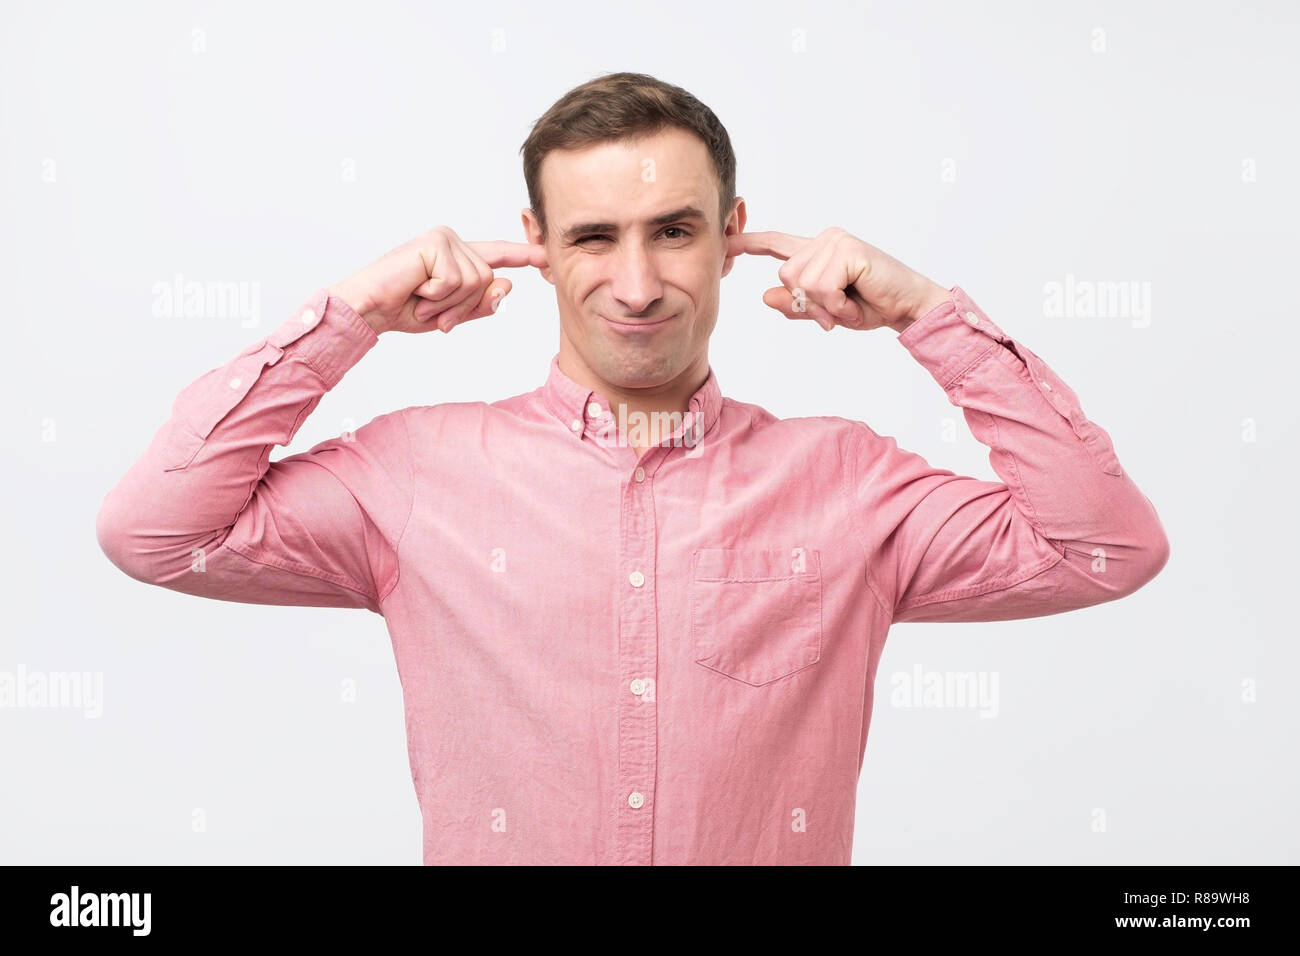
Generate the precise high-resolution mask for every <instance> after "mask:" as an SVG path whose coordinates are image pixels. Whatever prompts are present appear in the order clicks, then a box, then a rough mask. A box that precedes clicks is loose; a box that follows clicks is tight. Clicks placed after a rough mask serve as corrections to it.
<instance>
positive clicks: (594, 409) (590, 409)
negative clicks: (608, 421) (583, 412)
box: [587, 402, 600, 418]
mask: <svg viewBox="0 0 1300 956" xmlns="http://www.w3.org/2000/svg"><path fill="white" fill-rule="evenodd" d="M587 414H588V415H590V416H591V417H592V418H595V417H596V416H597V415H599V414H600V405H598V404H597V403H596V402H592V403H591V404H590V405H588V406H587Z"/></svg>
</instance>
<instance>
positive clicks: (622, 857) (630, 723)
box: [615, 446, 665, 866]
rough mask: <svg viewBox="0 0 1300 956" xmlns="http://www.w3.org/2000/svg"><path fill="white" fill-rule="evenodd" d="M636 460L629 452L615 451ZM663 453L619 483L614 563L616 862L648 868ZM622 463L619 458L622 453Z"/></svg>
mask: <svg viewBox="0 0 1300 956" xmlns="http://www.w3.org/2000/svg"><path fill="white" fill-rule="evenodd" d="M617 450H619V451H624V452H627V453H628V454H629V455H630V456H631V457H633V458H635V456H636V452H635V450H634V449H632V448H630V447H626V446H625V447H623V448H621V449H617ZM664 453H665V449H663V448H651V449H650V450H649V451H647V452H646V453H645V455H643V456H642V457H641V459H640V461H638V462H637V463H636V465H635V467H634V468H633V469H631V470H630V473H628V474H627V477H626V478H625V479H624V481H623V485H622V494H623V501H622V503H621V506H620V508H619V518H620V521H619V523H620V526H621V527H620V533H619V542H620V545H619V561H620V565H621V567H622V568H623V571H624V575H625V577H624V578H623V580H622V582H621V585H620V590H621V592H622V597H621V599H620V600H619V613H618V622H619V625H618V630H619V635H618V683H619V693H618V723H619V726H618V787H619V792H620V793H621V794H622V795H623V797H624V800H623V802H622V803H621V805H620V806H619V808H618V811H617V814H618V815H617V824H616V831H617V839H616V843H615V847H616V859H617V861H618V862H619V863H620V864H623V865H643V866H648V865H650V864H651V862H652V859H653V844H654V839H653V838H654V797H655V793H654V788H655V770H656V763H657V743H658V720H657V717H658V714H657V707H656V699H655V695H654V694H651V693H648V689H649V688H650V687H653V686H654V685H653V681H654V675H655V673H656V672H657V668H658V660H659V621H658V610H657V607H656V602H655V594H656V586H655V585H656V580H655V568H656V567H657V557H658V552H657V548H658V534H657V533H656V528H657V522H656V520H655V506H654V495H653V494H652V492H651V489H652V485H653V470H654V468H655V467H656V466H657V463H658V462H659V461H660V460H662V456H663V455H664ZM619 457H620V459H621V458H622V456H619Z"/></svg>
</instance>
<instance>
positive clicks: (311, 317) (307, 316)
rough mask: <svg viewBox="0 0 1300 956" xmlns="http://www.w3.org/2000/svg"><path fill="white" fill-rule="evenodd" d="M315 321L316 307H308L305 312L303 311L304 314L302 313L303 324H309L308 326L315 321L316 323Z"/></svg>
mask: <svg viewBox="0 0 1300 956" xmlns="http://www.w3.org/2000/svg"><path fill="white" fill-rule="evenodd" d="M315 321H316V310H315V309H307V310H306V311H305V312H303V314H302V324H303V325H308V326H310V325H312V324H313V323H315Z"/></svg>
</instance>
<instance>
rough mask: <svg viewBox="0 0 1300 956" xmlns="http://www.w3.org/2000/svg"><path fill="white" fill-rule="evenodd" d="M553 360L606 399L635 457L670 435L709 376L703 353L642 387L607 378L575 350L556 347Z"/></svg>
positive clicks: (570, 376) (620, 432)
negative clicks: (678, 370) (664, 378)
mask: <svg viewBox="0 0 1300 956" xmlns="http://www.w3.org/2000/svg"><path fill="white" fill-rule="evenodd" d="M556 361H557V364H558V365H559V367H560V371H561V372H563V373H564V374H565V375H567V376H568V377H569V378H571V379H573V380H574V381H575V382H577V383H578V384H579V385H583V386H585V387H587V388H590V389H591V390H592V391H594V392H596V393H597V394H598V395H600V396H601V397H602V398H604V399H605V401H607V402H608V403H609V408H610V411H612V412H613V413H614V420H615V422H616V423H617V424H618V429H619V437H620V440H621V441H622V442H624V443H626V444H628V445H630V446H631V447H632V448H633V449H634V450H635V451H636V454H637V457H638V458H640V457H641V456H642V455H644V454H645V453H646V452H647V451H649V450H650V449H651V448H653V447H655V446H656V445H658V444H659V443H660V442H662V441H663V440H664V439H666V438H669V437H671V436H672V434H673V432H674V431H675V430H676V429H677V428H678V426H680V425H681V424H682V418H683V416H684V415H685V414H686V412H687V411H688V410H689V409H690V402H691V397H692V396H693V395H694V394H695V393H696V392H698V391H699V390H700V386H702V385H703V384H704V382H705V380H706V379H707V378H708V377H709V359H708V355H707V353H706V354H704V355H701V356H700V357H699V358H698V359H696V360H695V361H694V362H692V363H691V364H690V365H689V366H687V367H686V368H685V369H683V370H682V372H681V373H680V374H679V375H676V376H674V377H673V378H672V379H671V380H669V381H667V382H664V383H663V384H661V385H653V386H647V387H645V388H627V387H623V386H619V385H616V384H614V383H612V382H607V381H605V380H604V379H603V378H601V377H600V376H599V375H597V374H596V373H595V372H593V371H592V370H591V369H590V368H588V367H587V365H586V364H585V363H584V362H583V361H582V360H581V359H580V358H579V357H578V356H577V355H576V354H574V353H572V352H571V351H570V350H567V349H564V348H561V349H560V355H559V358H558V359H557V360H556Z"/></svg>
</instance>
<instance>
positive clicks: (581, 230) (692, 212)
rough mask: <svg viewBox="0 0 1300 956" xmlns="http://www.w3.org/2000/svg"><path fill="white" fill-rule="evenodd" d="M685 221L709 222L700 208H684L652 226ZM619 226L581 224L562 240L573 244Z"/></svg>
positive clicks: (563, 235)
mask: <svg viewBox="0 0 1300 956" xmlns="http://www.w3.org/2000/svg"><path fill="white" fill-rule="evenodd" d="M683 219H698V220H700V221H707V219H708V217H707V216H706V215H705V214H704V212H703V210H701V209H700V208H699V207H698V206H682V207H681V208H680V209H674V210H673V211H672V212H666V213H664V214H663V215H661V216H655V217H654V218H653V219H651V220H650V225H652V226H666V225H668V223H670V222H680V221H681V220H683ZM617 231H618V226H617V225H616V224H615V223H612V222H580V223H578V224H576V225H573V226H569V228H567V229H565V230H564V231H563V232H561V233H560V238H561V239H562V240H563V241H564V242H572V241H573V240H574V239H578V238H580V237H581V236H584V235H587V234H588V233H592V232H617Z"/></svg>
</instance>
